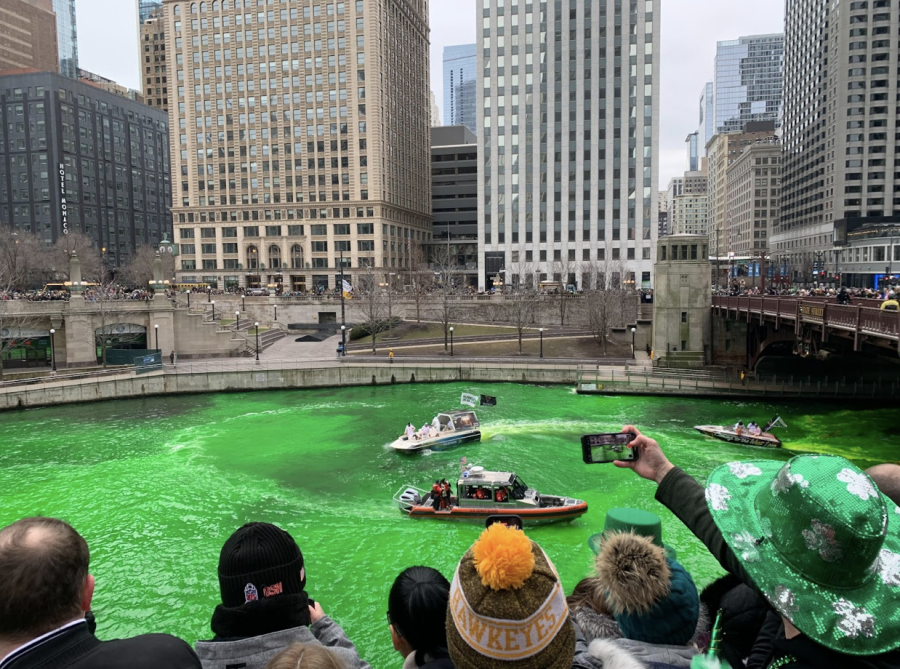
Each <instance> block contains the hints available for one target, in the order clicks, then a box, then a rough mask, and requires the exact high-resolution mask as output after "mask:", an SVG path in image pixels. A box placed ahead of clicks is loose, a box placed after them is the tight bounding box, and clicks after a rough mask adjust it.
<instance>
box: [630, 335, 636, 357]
mask: <svg viewBox="0 0 900 669" xmlns="http://www.w3.org/2000/svg"><path fill="white" fill-rule="evenodd" d="M636 329H637V328H631V359H632V360H634V333H635V331H636Z"/></svg>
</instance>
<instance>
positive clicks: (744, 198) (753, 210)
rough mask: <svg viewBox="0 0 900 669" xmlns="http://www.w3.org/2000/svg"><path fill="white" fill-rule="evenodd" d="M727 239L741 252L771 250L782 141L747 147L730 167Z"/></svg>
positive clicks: (749, 253) (754, 253)
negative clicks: (770, 240) (770, 243)
mask: <svg viewBox="0 0 900 669" xmlns="http://www.w3.org/2000/svg"><path fill="white" fill-rule="evenodd" d="M726 180H727V182H728V183H727V196H726V205H725V209H726V224H725V241H726V244H727V245H728V246H727V249H728V251H733V252H734V253H735V255H738V256H751V257H753V256H759V255H760V254H766V253H768V252H769V239H770V238H771V237H772V232H773V231H774V229H775V227H776V226H777V225H778V220H779V202H780V200H779V196H778V190H779V188H780V187H781V143H780V142H779V141H777V138H775V137H772V138H770V139H769V140H768V141H765V142H758V143H754V144H752V145H750V146H748V147H747V149H746V150H745V151H744V152H743V153H741V154H740V155H739V156H738V157H737V158H736V159H735V160H734V161H733V162H732V163H731V165H730V166H729V167H728V171H727V179H726Z"/></svg>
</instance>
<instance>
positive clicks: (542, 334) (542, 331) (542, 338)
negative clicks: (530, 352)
mask: <svg viewBox="0 0 900 669" xmlns="http://www.w3.org/2000/svg"><path fill="white" fill-rule="evenodd" d="M538 332H540V333H541V357H542V358H543V357H544V328H540V329H538Z"/></svg>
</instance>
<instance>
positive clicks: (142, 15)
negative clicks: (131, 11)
mask: <svg viewBox="0 0 900 669" xmlns="http://www.w3.org/2000/svg"><path fill="white" fill-rule="evenodd" d="M137 3H138V22H139V23H140V24H143V23H144V21H146V20H147V19H149V18H150V17H151V16H159V15H160V14H161V13H162V0H137Z"/></svg>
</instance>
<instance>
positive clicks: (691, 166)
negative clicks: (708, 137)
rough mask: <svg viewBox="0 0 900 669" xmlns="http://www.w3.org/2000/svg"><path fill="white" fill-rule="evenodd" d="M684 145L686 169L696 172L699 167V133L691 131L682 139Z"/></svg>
mask: <svg viewBox="0 0 900 669" xmlns="http://www.w3.org/2000/svg"><path fill="white" fill-rule="evenodd" d="M684 145H685V150H686V151H687V168H688V171H690V172H696V171H697V170H699V169H700V158H701V156H700V133H699V132H692V133H691V134H690V135H688V136H687V138H686V139H685V140H684Z"/></svg>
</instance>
